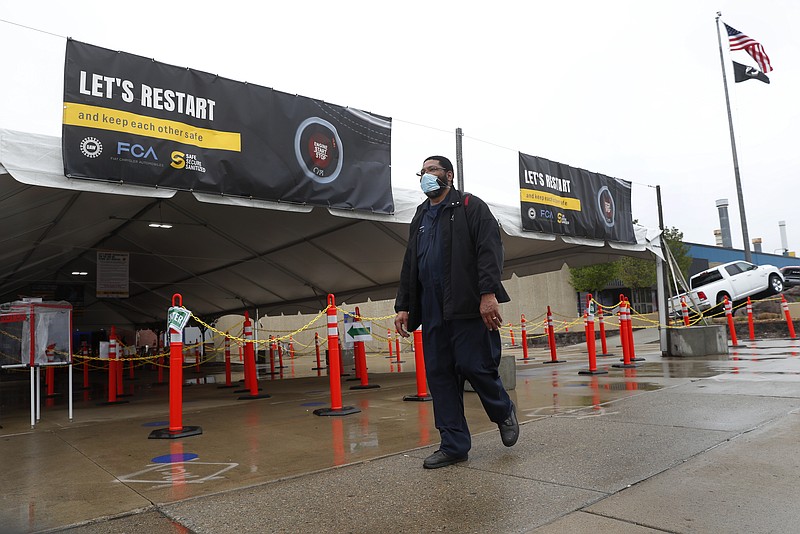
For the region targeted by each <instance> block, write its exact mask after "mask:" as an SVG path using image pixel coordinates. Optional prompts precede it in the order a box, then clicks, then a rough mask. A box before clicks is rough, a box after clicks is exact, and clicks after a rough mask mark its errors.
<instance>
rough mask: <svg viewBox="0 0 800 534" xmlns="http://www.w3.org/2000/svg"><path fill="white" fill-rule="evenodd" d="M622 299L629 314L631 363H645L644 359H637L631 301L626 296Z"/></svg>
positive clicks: (622, 296) (621, 296)
mask: <svg viewBox="0 0 800 534" xmlns="http://www.w3.org/2000/svg"><path fill="white" fill-rule="evenodd" d="M620 298H622V299H623V300H625V309H626V310H627V312H628V350H629V351H630V353H631V362H643V361H644V358H637V357H636V344H635V343H634V341H633V312H632V310H633V308H631V301H629V300H628V298H627V297H625V296H624V295H620Z"/></svg>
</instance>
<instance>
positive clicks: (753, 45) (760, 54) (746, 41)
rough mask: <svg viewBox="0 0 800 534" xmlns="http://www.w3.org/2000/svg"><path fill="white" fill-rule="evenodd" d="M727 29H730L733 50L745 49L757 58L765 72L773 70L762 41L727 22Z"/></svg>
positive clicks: (729, 40)
mask: <svg viewBox="0 0 800 534" xmlns="http://www.w3.org/2000/svg"><path fill="white" fill-rule="evenodd" d="M725 29H726V30H728V42H729V43H730V47H731V50H744V51H745V52H747V53H748V54H750V57H752V58H753V59H755V60H756V63H758V66H759V67H761V70H762V71H763V72H769V71H771V70H772V65H770V63H769V57H767V53H766V52H764V47H763V46H761V43H759V42H758V41H756V40H755V39H753V38H752V37H748V36H746V35H745V34H743V33H742V32H740V31H739V30H737V29H735V28H731V27H730V26H728V25H727V24H725Z"/></svg>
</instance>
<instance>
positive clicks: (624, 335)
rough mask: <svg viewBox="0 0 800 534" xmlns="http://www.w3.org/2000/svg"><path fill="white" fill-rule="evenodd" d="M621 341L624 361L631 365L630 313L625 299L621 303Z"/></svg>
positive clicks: (619, 316)
mask: <svg viewBox="0 0 800 534" xmlns="http://www.w3.org/2000/svg"><path fill="white" fill-rule="evenodd" d="M617 316H618V318H619V343H620V345H622V361H623V362H624V363H625V364H626V365H629V364H630V363H631V351H630V347H629V345H628V344H629V343H630V340H629V338H628V313H627V310H626V303H625V299H622V300H621V301H620V303H619V312H618V314H617Z"/></svg>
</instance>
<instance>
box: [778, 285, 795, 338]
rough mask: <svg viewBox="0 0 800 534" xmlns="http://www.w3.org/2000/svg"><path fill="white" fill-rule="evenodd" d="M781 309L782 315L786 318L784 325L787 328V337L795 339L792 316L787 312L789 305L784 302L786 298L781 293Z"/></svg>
mask: <svg viewBox="0 0 800 534" xmlns="http://www.w3.org/2000/svg"><path fill="white" fill-rule="evenodd" d="M781 308H783V315H784V316H786V325H787V326H788V327H789V337H790V338H791V339H797V336H795V335H794V323H792V314H791V313H790V312H789V303H788V302H786V297H785V296H783V293H781Z"/></svg>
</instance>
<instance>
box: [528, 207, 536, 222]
mask: <svg viewBox="0 0 800 534" xmlns="http://www.w3.org/2000/svg"><path fill="white" fill-rule="evenodd" d="M528 218H529V219H535V218H536V208H528Z"/></svg>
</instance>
